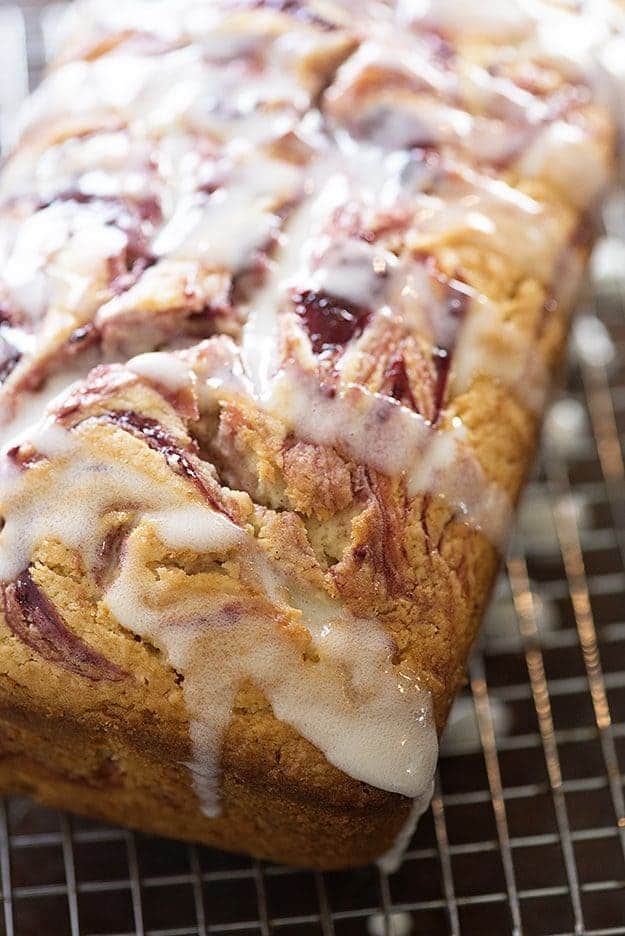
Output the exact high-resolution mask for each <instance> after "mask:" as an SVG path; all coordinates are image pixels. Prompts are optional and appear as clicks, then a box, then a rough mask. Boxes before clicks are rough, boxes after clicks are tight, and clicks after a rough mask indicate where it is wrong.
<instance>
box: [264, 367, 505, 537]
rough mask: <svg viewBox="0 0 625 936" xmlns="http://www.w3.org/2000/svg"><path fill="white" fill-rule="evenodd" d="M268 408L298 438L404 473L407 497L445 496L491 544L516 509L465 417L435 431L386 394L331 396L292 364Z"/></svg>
mask: <svg viewBox="0 0 625 936" xmlns="http://www.w3.org/2000/svg"><path fill="white" fill-rule="evenodd" d="M269 408H270V410H271V412H272V413H273V414H274V415H275V416H276V417H277V418H279V419H283V420H285V421H286V423H287V425H288V426H289V427H290V428H291V429H292V430H293V431H294V432H295V433H296V435H297V436H298V437H300V438H303V439H307V440H308V441H311V442H316V443H318V444H326V445H334V446H336V447H338V448H340V449H343V450H344V451H346V452H347V453H348V454H349V455H350V456H351V457H353V458H354V459H355V460H356V461H358V462H360V463H362V464H366V465H370V466H371V467H373V468H376V469H377V470H379V471H381V472H383V473H384V474H387V475H390V476H391V477H399V476H404V477H405V478H406V483H407V491H408V495H409V496H414V495H416V494H417V493H425V492H429V493H432V494H435V495H437V496H440V497H442V498H443V499H444V500H445V501H447V502H448V503H449V504H450V505H451V506H452V507H453V508H455V509H456V510H457V511H458V513H459V515H460V516H461V517H462V519H463V520H464V521H465V522H466V523H468V524H469V525H470V526H472V527H474V528H475V529H478V530H481V531H482V532H483V533H484V535H485V536H486V537H487V538H488V539H489V540H490V541H491V542H492V543H494V544H495V545H498V546H501V545H502V544H503V543H504V542H505V537H506V535H507V530H508V527H509V523H510V517H511V511H512V506H511V504H510V501H509V498H508V497H507V495H506V494H505V492H504V491H503V490H502V489H501V488H500V487H499V486H498V485H496V484H494V483H492V482H489V481H488V480H487V479H486V477H485V476H484V472H483V469H482V468H481V466H480V465H479V462H478V461H477V459H476V458H475V456H474V455H473V453H472V451H471V449H470V448H469V447H468V445H467V444H466V441H465V433H464V430H463V427H462V424H461V422H460V420H455V421H454V423H455V424H454V425H452V426H451V427H450V428H449V429H444V430H441V429H437V428H435V427H433V426H431V425H430V424H429V423H428V422H427V421H426V420H425V419H423V417H421V416H420V415H419V414H418V413H414V412H412V411H411V410H409V409H408V408H407V407H405V406H402V405H401V404H400V403H398V402H397V401H395V400H392V399H390V398H389V397H385V396H381V395H380V394H376V393H371V392H370V391H368V390H366V389H365V388H364V387H360V386H357V385H350V386H347V387H343V388H342V389H341V390H339V391H338V392H336V393H326V392H324V391H323V389H322V388H320V387H319V385H318V384H317V382H316V380H315V379H314V378H311V377H310V376H309V377H306V376H305V375H303V374H301V373H299V372H297V371H295V370H293V369H289V368H284V369H283V370H282V371H281V372H280V374H279V375H278V376H277V377H276V379H275V380H274V382H273V387H272V395H271V401H270V404H269Z"/></svg>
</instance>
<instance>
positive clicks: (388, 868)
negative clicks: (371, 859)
mask: <svg viewBox="0 0 625 936" xmlns="http://www.w3.org/2000/svg"><path fill="white" fill-rule="evenodd" d="M433 793H434V781H433V780H432V782H431V784H430V786H429V787H428V789H427V790H425V792H424V793H422V794H421V796H416V797H415V798H414V799H413V801H412V805H411V807H410V812H409V813H408V817H407V819H406V821H405V823H404V824H403V826H402V827H401V829H400V830H399V833H398V834H397V837H396V839H395V841H394V842H393V844H392V845H391V847H390V848H389V850H388V851H387V852H385V853H384V854H383V855H382V856H381V857H380V858H378V861H377V864H378V865H379V867H380V869H381V870H382V871H383V872H384V874H394V873H395V871H398V870H399V868H400V867H401V863H402V861H403V860H404V855H405V854H406V850H407V848H408V846H409V845H410V841H411V839H412V836H413V835H414V833H415V830H416V828H417V825H418V823H419V819H420V818H421V816H422V815H423V813H424V812H425V811H426V809H427V808H428V806H429V805H430V800H431V799H432V794H433Z"/></svg>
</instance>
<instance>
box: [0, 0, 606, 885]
mask: <svg viewBox="0 0 625 936" xmlns="http://www.w3.org/2000/svg"><path fill="white" fill-rule="evenodd" d="M596 9H597V10H598V7H597V8H596ZM593 10H595V7H594V6H592V7H591V5H590V4H589V5H587V7H584V5H577V6H576V8H575V10H574V11H571V10H569V9H563V8H560V7H559V6H556V5H553V6H552V5H549V4H546V3H535V2H529V0H528V2H526V3H521V2H519V3H512V2H506V3H502V4H496V5H495V4H492V5H491V4H489V5H483V4H480V3H478V2H477V0H475V2H470V3H451V2H449V0H443V2H440V3H436V4H432V5H431V6H429V7H428V4H413V3H411V2H409V0H398V2H397V3H392V2H387V3H385V2H373V0H370V2H366V3H363V2H356V0H352V2H349V0H343V2H333V0H328V2H326V0H318V2H317V0H310V2H296V0H265V2H262V0H249V2H245V0H213V2H210V3H206V2H196V0H169V2H163V0H160V2H159V0H155V2H132V3H124V4H110V3H109V4H106V3H100V2H98V3H90V4H82V5H80V6H79V7H78V8H77V10H76V11H75V12H74V13H73V14H72V15H71V16H70V17H69V19H68V21H67V22H66V24H65V29H64V37H63V40H62V42H61V45H60V52H59V54H58V56H57V59H56V61H55V63H54V66H53V68H52V69H51V71H50V74H49V75H48V77H47V78H46V79H45V81H44V83H43V85H42V86H41V87H40V88H39V90H38V91H37V92H36V93H35V94H34V96H33V97H32V98H31V100H30V101H29V103H28V105H27V107H26V108H25V111H24V113H23V118H22V121H21V125H20V134H19V140H18V142H17V144H16V146H15V148H14V150H13V151H12V153H11V154H10V155H9V158H8V160H7V162H6V165H5V167H4V172H3V176H2V181H1V184H0V199H1V203H0V204H1V206H0V212H1V215H0V217H1V221H0V256H1V261H0V377H1V379H2V389H1V391H0V394H1V404H0V405H1V407H2V412H1V416H0V422H1V429H2V439H3V446H4V448H3V454H2V456H1V463H0V512H1V514H2V517H3V528H2V531H1V532H0V580H1V581H2V583H3V584H2V591H3V608H4V613H3V615H2V618H1V621H0V624H1V630H2V641H1V643H0V654H1V661H2V668H1V673H2V678H1V680H0V686H1V694H2V721H1V722H0V725H1V726H2V731H3V733H4V735H5V738H4V742H3V744H4V751H5V753H6V758H5V763H6V764H7V767H6V769H5V772H4V773H2V772H0V782H1V783H2V784H3V786H4V787H7V788H12V786H18V787H19V784H20V782H21V781H20V778H21V776H22V775H21V774H20V770H21V769H22V768H20V766H19V764H18V760H17V755H18V753H19V752H20V751H21V752H22V755H23V756H24V753H23V752H24V750H25V749H26V751H27V753H26V755H25V756H26V758H27V761H28V763H30V764H31V767H30V768H29V769H30V770H31V774H32V776H33V777H38V778H39V779H38V780H33V781H32V783H31V787H32V790H31V791H32V792H33V793H34V794H35V795H37V796H39V797H40V798H42V799H44V800H46V801H49V802H53V803H57V804H59V803H60V804H61V805H69V806H70V807H72V806H73V807H74V808H78V809H82V810H84V811H88V812H93V813H95V814H97V815H104V816H106V817H107V818H114V819H117V820H120V821H126V822H128V823H133V824H138V825H140V826H144V827H147V828H152V829H155V830H156V831H160V832H164V833H166V834H172V835H182V836H185V837H189V838H199V839H202V840H204V841H208V842H215V843H216V844H219V845H222V846H224V847H228V848H235V849H236V848H238V849H244V850H249V851H252V852H253V853H255V854H258V855H263V856H268V857H273V858H277V859H281V860H289V861H296V862H299V863H301V864H308V865H314V866H319V867H332V866H337V867H340V866H344V865H349V864H357V863H359V862H363V861H367V860H369V859H371V858H372V857H375V856H376V855H379V854H380V853H382V852H384V851H386V850H387V849H388V848H389V847H390V845H391V843H392V841H393V839H394V838H395V836H396V835H397V834H398V832H399V830H400V828H401V826H402V825H403V823H404V822H405V820H406V818H407V814H408V812H409V810H410V808H411V801H414V805H413V807H412V815H413V817H416V815H417V814H418V812H419V811H420V810H422V809H423V808H424V806H425V805H426V803H427V800H428V798H429V795H430V791H431V787H432V778H433V774H434V770H435V764H436V755H437V740H436V739H437V732H440V731H441V730H442V728H443V726H444V724H445V720H446V717H447V713H448V711H449V707H450V705H451V703H452V700H453V698H454V694H455V693H456V691H457V689H458V687H459V686H460V685H461V683H462V679H463V671H464V667H465V664H466V659H467V655H468V652H469V649H470V646H471V643H472V640H473V638H474V636H475V633H476V630H477V627H478V624H479V621H480V617H481V614H482V611H483V609H484V605H485V602H486V600H487V597H488V593H489V590H490V587H491V584H492V581H493V576H494V574H495V571H496V567H497V562H498V556H499V553H500V551H501V548H502V546H503V545H504V543H505V537H506V531H507V529H508V526H509V521H510V516H511V512H512V510H513V508H514V504H515V502H516V500H517V497H518V495H519V491H520V488H521V485H522V481H523V478H524V475H525V473H526V471H527V469H528V465H529V464H530V462H531V458H532V454H533V451H534V448H535V442H536V434H537V427H538V424H539V419H540V414H541V411H542V408H543V406H544V402H545V396H546V393H547V392H548V389H549V384H550V379H551V375H552V373H553V372H554V370H555V368H556V367H557V364H558V361H559V359H560V357H561V354H562V350H563V346H564V342H565V335H566V331H567V322H568V317H569V311H570V307H571V303H572V301H573V299H574V297H575V295H576V292H577V290H578V286H579V281H580V276H581V274H582V271H583V267H584V262H585V260H586V257H587V253H588V249H589V245H590V242H591V240H592V229H593V226H592V223H591V218H592V215H593V212H594V211H596V209H597V206H598V204H599V203H600V199H601V196H602V194H603V192H604V191H605V189H606V187H607V185H608V182H609V180H610V177H611V173H612V168H613V162H614V155H613V149H614V126H613V119H612V118H611V116H610V113H609V110H608V108H607V106H606V105H605V103H604V99H605V94H604V92H603V88H604V86H605V84H606V81H605V79H606V76H607V71H608V66H607V65H606V63H605V61H603V60H602V58H601V54H600V52H602V51H603V50H605V49H606V48H608V46H609V45H610V43H615V42H620V41H621V39H620V29H621V25H622V24H621V22H620V19H619V17H620V15H621V14H620V12H619V8H618V7H616V6H614V7H610V8H606V7H605V6H603V5H602V7H601V19H599V14H598V13H596V15H595V14H593ZM589 24H590V25H592V26H593V29H592V30H591V29H589ZM598 50H599V51H598ZM85 751H86V752H88V753H84V752H85ZM77 752H82V754H81V753H77ZM81 757H84V758H85V759H86V761H85V762H87V761H89V765H90V766H85V767H84V769H83V768H82V767H81V766H80V763H79V762H80V760H81ZM12 758H15V759H14V760H12ZM29 759H30V760H29ZM92 762H93V763H92ZM22 763H23V761H22Z"/></svg>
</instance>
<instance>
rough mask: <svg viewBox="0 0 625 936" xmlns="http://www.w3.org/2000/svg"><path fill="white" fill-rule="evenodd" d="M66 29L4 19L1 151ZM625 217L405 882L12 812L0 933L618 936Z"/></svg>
mask: <svg viewBox="0 0 625 936" xmlns="http://www.w3.org/2000/svg"><path fill="white" fill-rule="evenodd" d="M52 15H53V14H51V13H50V8H49V7H48V8H47V9H46V12H45V13H44V15H43V16H42V8H41V5H40V4H37V3H32V4H21V5H20V6H19V7H18V6H16V5H9V4H6V3H2V2H0V49H1V55H0V79H1V80H0V135H3V134H4V133H5V132H6V127H7V126H8V125H9V123H10V118H11V117H12V114H13V112H14V109H15V107H16V105H17V104H18V103H19V101H20V99H21V98H22V97H23V96H24V94H25V93H26V91H27V87H28V82H29V80H30V83H31V84H32V83H35V82H36V81H37V79H38V76H39V73H40V71H41V67H42V64H43V61H44V57H45V56H44V49H45V46H46V43H45V37H46V32H47V28H48V24H49V22H50V18H51V16H52ZM27 50H28V58H27ZM27 62H28V67H27ZM624 206H625V203H624V201H623V200H622V199H620V200H619V199H617V200H616V201H615V203H614V204H613V205H612V207H611V209H610V210H608V212H607V213H606V219H607V223H606V226H607V232H608V235H609V239H607V240H605V241H604V243H603V247H602V251H601V255H600V261H601V262H600V263H599V264H598V265H599V266H600V270H599V276H598V279H597V283H598V286H597V288H596V289H595V292H594V294H593V295H589V296H588V298H587V300H586V302H585V305H584V308H583V310H582V313H583V317H582V318H581V320H580V321H579V323H578V335H579V336H580V339H581V340H580V341H579V345H580V347H581V348H582V351H581V352H580V353H579V354H577V355H576V356H574V357H573V359H572V361H571V365H570V373H569V380H568V384H567V389H566V392H565V394H564V396H563V399H562V400H561V401H560V403H558V404H556V408H555V410H552V415H551V417H550V419H549V420H548V431H547V434H546V441H545V444H544V446H543V455H542V458H541V463H540V468H539V470H538V472H537V474H536V477H535V480H534V481H533V483H532V484H531V485H530V490H529V492H528V494H527V497H526V499H525V505H524V507H523V510H522V514H521V521H520V529H519V532H518V533H517V535H516V536H515V538H514V541H513V542H512V544H511V547H510V552H509V556H508V559H507V562H506V567H505V570H504V572H503V573H502V577H501V581H500V584H499V587H498V590H497V594H496V597H495V601H494V604H493V608H492V610H491V613H490V615H489V618H488V621H487V623H486V627H485V631H484V635H483V637H482V639H481V642H480V644H479V646H478V647H477V649H476V651H475V653H474V655H473V658H472V662H471V666H470V670H469V683H468V686H467V689H466V692H465V694H464V698H463V699H461V700H460V702H459V704H458V706H457V709H456V714H455V715H454V718H453V719H452V725H451V729H450V731H449V737H448V739H447V742H446V753H445V755H444V756H443V757H442V759H441V763H440V770H439V775H438V777H437V784H436V791H435V796H434V799H433V803H432V809H431V811H430V812H429V813H428V814H427V816H426V817H424V819H423V820H422V822H421V824H420V826H419V828H418V830H417V833H416V835H415V836H414V838H413V840H412V842H411V845H410V848H409V851H408V853H407V856H406V860H405V862H404V864H403V866H402V868H401V870H400V871H399V872H397V873H396V874H395V875H393V876H392V877H390V878H389V877H387V876H386V875H384V874H383V873H381V872H380V871H378V870H377V869H373V868H369V869H364V870H361V871H357V872H350V873H331V874H313V873H309V872H303V871H300V870H297V869H293V868H285V867H278V866H272V865H267V864H261V863H259V862H256V861H251V860H250V859H246V858H243V857H239V856H230V855H225V854H222V853H218V852H213V851H211V850H209V849H207V848H202V847H193V846H191V847H190V846H186V845H182V844H179V843H175V842H166V841H162V840H158V839H155V838H152V837H149V836H144V835H139V834H135V833H133V832H128V831H125V830H122V829H115V828H109V827H105V826H103V825H101V824H98V823H95V822H91V821H89V820H85V819H81V818H76V817H70V816H68V815H64V814H59V813H57V812H54V811H52V810H46V809H43V808H40V807H37V806H35V805H33V804H32V803H30V802H28V801H25V800H21V799H17V798H12V799H9V800H7V801H6V802H4V803H2V804H0V878H1V885H2V900H3V912H2V914H0V934H2V933H4V934H6V936H40V934H45V936H47V934H50V936H65V934H68V936H114V934H115V936H122V934H124V936H131V934H133V936H192V934H193V936H204V934H208V933H222V934H226V933H238V934H245V936H248V934H249V936H251V934H261V936H269V934H273V933H275V934H280V936H309V934H322V936H349V934H370V936H378V934H380V936H382V934H385V936H408V934H411V933H412V934H427V936H438V934H445V933H451V934H453V936H457V934H463V936H491V934H497V936H498V934H507V933H511V934H521V933H524V934H527V936H561V934H562V936H564V934H588V936H591V934H593V936H601V934H605V936H608V934H625V802H624V796H623V782H624V780H625V776H624V772H625V464H624V459H623V449H622V446H621V442H620V438H619V436H623V437H625V230H624V229H623V228H621V227H620V224H622V222H621V221H620V219H622V218H625V210H623V208H624ZM619 267H620V271H621V276H622V277H623V279H622V281H621V282H619V279H618V276H619Z"/></svg>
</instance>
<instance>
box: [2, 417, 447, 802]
mask: <svg viewBox="0 0 625 936" xmlns="http://www.w3.org/2000/svg"><path fill="white" fill-rule="evenodd" d="M106 431H107V432H108V431H110V430H108V429H107V430H106ZM92 433H93V435H92ZM101 433H102V428H101V425H99V424H96V425H94V424H91V426H88V424H85V427H80V428H79V429H78V430H73V431H67V430H65V429H63V428H61V427H60V426H59V425H58V424H56V423H54V422H53V421H51V420H48V421H47V422H45V423H43V424H42V425H41V426H40V427H39V428H38V430H37V431H34V432H33V433H32V434H31V438H30V441H31V443H32V446H33V447H34V449H35V450H36V452H37V453H38V456H39V457H40V459H41V460H40V461H39V462H38V463H37V464H36V465H35V466H34V467H32V468H27V469H25V470H21V469H19V468H17V467H16V466H14V465H13V463H12V462H11V461H10V460H9V459H4V460H3V461H2V491H3V510H4V511H5V512H6V517H7V519H6V523H5V526H4V528H3V530H2V532H1V533H0V579H2V580H4V581H11V580H12V579H14V578H15V577H17V576H18V575H19V573H20V570H21V569H22V568H24V567H25V566H26V565H27V564H28V562H29V561H30V558H31V556H32V555H33V552H34V550H35V549H36V547H37V545H38V544H39V543H41V542H42V540H44V539H52V540H55V539H56V540H60V541H61V542H63V543H64V544H65V545H67V546H68V547H69V548H73V549H74V550H76V551H77V552H79V554H80V555H81V556H82V557H83V559H84V561H85V562H86V563H91V564H92V565H93V564H94V563H95V562H96V560H97V551H98V546H99V544H100V543H101V541H102V536H103V530H104V527H103V518H104V517H105V516H106V514H107V512H108V511H111V510H119V509H120V508H121V509H123V507H124V505H125V504H127V505H129V509H130V510H131V512H132V513H133V514H134V515H135V516H136V519H135V524H136V525H135V528H134V530H133V531H132V532H131V533H130V534H129V536H128V538H127V540H126V544H125V547H124V551H123V554H122V555H121V557H120V568H119V572H118V575H117V577H116V578H115V579H114V581H113V582H112V584H111V585H110V587H109V588H108V589H107V591H106V592H105V596H104V600H105V603H106V605H107V606H108V608H109V609H110V611H111V612H112V613H113V614H114V615H115V617H116V618H117V620H118V621H119V622H120V623H121V624H122V625H123V626H125V627H126V628H128V629H129V630H131V631H132V632H134V633H137V634H139V635H141V636H145V637H148V638H149V639H150V641H152V642H153V643H155V644H156V645H157V646H159V647H160V648H161V649H162V650H163V652H164V653H165V655H166V657H167V659H168V661H169V662H170V664H171V665H172V666H174V667H176V668H180V669H181V670H182V671H183V672H184V674H185V681H184V694H185V700H186V704H187V707H188V710H189V713H190V718H191V734H192V740H193V742H194V750H195V757H194V761H193V767H192V773H193V775H194V778H195V781H196V789H197V790H198V793H200V794H201V795H202V797H203V808H204V810H205V811H206V813H207V814H209V815H215V814H216V813H217V812H218V810H219V804H218V798H217V797H216V790H217V789H218V778H219V771H220V766H219V765H220V751H221V743H222V737H223V733H224V731H225V729H226V727H227V725H228V722H229V720H230V717H231V712H232V705H233V702H234V698H235V696H236V693H237V691H238V689H239V688H241V687H242V686H243V685H244V684H245V682H246V681H247V680H250V681H251V682H252V683H254V685H256V686H257V687H258V688H259V689H261V690H262V691H263V692H264V693H265V695H266V696H267V698H268V700H269V702H270V703H271V705H272V708H273V711H274V713H275V715H276V717H278V718H279V719H281V720H283V721H285V722H287V723H289V724H291V725H293V727H294V728H296V730H297V731H298V732H300V733H301V734H302V735H303V736H304V737H306V738H308V740H310V741H311V742H312V743H313V744H315V745H316V746H317V747H318V748H319V749H320V750H321V751H322V752H323V753H324V754H325V756H326V757H327V759H328V760H329V761H330V762H331V763H332V764H334V765H335V766H337V767H338V768H339V769H341V770H343V771H345V772H346V773H348V774H349V775H351V776H353V777H355V778H357V779H360V780H362V781H363V782H367V783H371V784H373V785H375V786H378V787H380V788H382V789H387V790H390V791H392V792H397V793H401V794H403V795H406V796H411V797H414V796H417V795H422V794H423V791H424V790H425V789H427V787H428V784H429V782H430V779H431V776H432V774H433V771H434V767H435V763H436V756H437V743H436V732H435V729H434V726H433V722H432V716H431V711H430V699H429V694H428V693H426V692H424V691H422V690H421V689H420V688H419V686H418V683H417V682H416V681H415V678H414V676H413V674H411V673H410V671H408V670H405V669H402V668H401V667H400V668H396V667H394V666H393V663H392V655H393V644H392V642H391V641H390V640H389V638H388V637H387V636H386V635H385V633H384V631H383V630H382V628H381V627H380V626H379V625H378V624H377V623H376V622H374V621H369V620H358V619H356V618H354V617H353V616H352V615H350V614H349V612H347V610H346V609H344V608H342V607H341V605H340V604H337V603H336V602H331V601H330V600H329V599H327V598H326V597H325V596H323V595H319V596H318V597H315V596H311V595H307V596H306V598H305V600H304V599H303V598H298V596H297V594H296V593H295V592H294V591H293V588H292V585H291V584H290V583H287V582H286V581H283V579H282V574H281V573H280V572H279V571H278V570H277V569H274V567H273V566H272V565H271V563H270V560H269V559H268V557H267V556H266V555H265V554H264V553H263V552H262V550H261V549H260V547H259V546H257V544H256V543H255V541H254V540H253V539H252V538H251V537H250V536H249V535H248V534H246V533H245V532H244V531H243V530H242V529H241V528H240V527H238V526H237V525H236V524H234V523H233V522H232V521H231V520H229V519H228V518H227V517H225V516H223V515H222V514H220V513H217V512H216V511H214V510H212V509H211V508H210V507H209V506H207V505H205V504H203V503H199V502H197V501H194V502H193V504H192V505H191V504H189V505H188V506H181V504H180V501H181V487H180V485H181V483H182V484H183V485H184V482H180V481H179V479H177V478H175V479H174V478H173V477H172V475H171V473H169V472H168V470H167V469H166V468H165V467H164V466H163V464H162V463H161V461H160V459H159V460H156V461H153V460H150V462H149V468H148V463H147V462H146V463H145V464H142V463H141V462H140V460H139V459H138V458H134V459H133V460H132V462H131V461H130V460H129V459H128V458H127V457H126V458H121V457H119V455H120V453H119V452H117V451H116V446H115V445H113V444H112V442H111V443H109V444H108V445H106V446H104V445H103V444H102V435H101ZM118 441H121V440H118ZM47 459H49V461H48V460H47ZM41 474H44V475H45V477H43V478H42V477H41ZM150 533H151V534H152V535H155V536H156V537H157V538H158V540H159V541H160V542H161V543H162V544H163V547H164V548H165V549H166V550H167V551H177V550H195V551H196V552H199V553H201V554H203V555H205V556H214V557H215V560H216V561H219V560H221V559H223V558H224V557H226V556H228V555H230V556H233V558H236V559H238V561H239V562H240V566H241V572H240V575H239V577H238V578H237V588H236V591H235V592H234V593H233V592H232V591H229V590H228V589H227V588H225V589H224V590H223V591H220V590H219V589H215V588H214V586H213V587H212V588H211V590H210V593H209V594H208V595H207V594H202V595H201V596H198V595H197V594H194V593H193V591H188V590H186V589H183V590H182V591H181V592H180V593H179V594H177V597H176V598H175V599H174V600H173V601H172V602H171V603H169V604H166V603H164V602H163V601H159V602H158V603H157V604H156V605H155V604H154V601H153V595H154V588H155V583H154V581H153V574H152V573H151V572H150V568H151V567H150V562H151V561H152V558H153V557H152V555H151V553H150V554H149V555H146V553H145V543H146V536H147V537H148V539H149V534H150ZM233 551H234V554H233ZM151 596H152V597H151Z"/></svg>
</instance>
